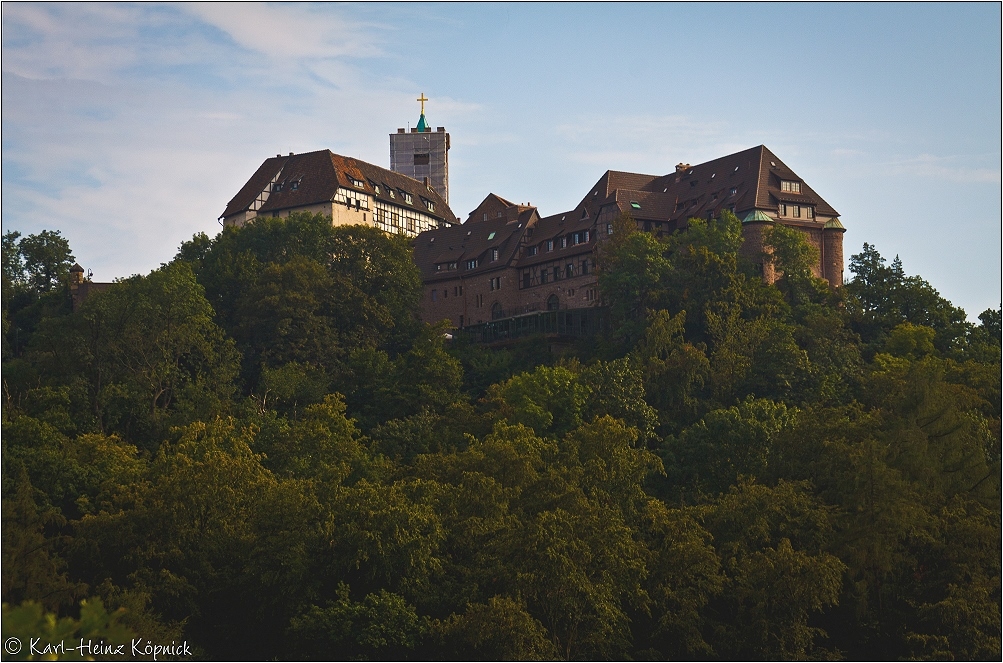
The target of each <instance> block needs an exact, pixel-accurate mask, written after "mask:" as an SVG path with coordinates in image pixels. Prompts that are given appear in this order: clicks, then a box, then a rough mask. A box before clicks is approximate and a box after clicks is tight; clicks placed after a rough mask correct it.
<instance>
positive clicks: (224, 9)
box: [182, 2, 389, 59]
mask: <svg viewBox="0 0 1003 663" xmlns="http://www.w3.org/2000/svg"><path fill="white" fill-rule="evenodd" d="M182 7H183V8H184V10H185V11H188V12H190V13H192V14H193V15H195V16H197V17H198V18H200V19H201V20H203V21H205V22H206V23H208V24H210V25H213V26H215V27H216V28H219V29H220V30H221V31H223V32H225V33H226V34H227V35H228V36H229V37H230V38H231V39H233V41H234V42H236V43H237V44H240V45H241V46H243V47H244V48H246V49H248V50H251V51H257V52H260V53H264V54H266V55H268V56H269V57H272V58H277V59H295V58H333V57H345V56H348V57H353V58H362V57H376V56H380V55H383V54H384V53H383V49H381V48H380V46H379V35H380V34H381V33H383V32H386V31H387V30H388V29H389V28H387V27H386V26H377V25H369V24H364V23H360V22H356V21H352V20H350V19H348V18H346V17H345V16H344V15H342V14H340V13H339V12H337V11H332V10H331V8H330V7H325V8H324V9H323V11H321V10H320V8H318V7H316V6H311V5H306V4H291V5H290V4H280V5H271V4H262V3H245V2H227V3H192V4H186V5H182Z"/></svg>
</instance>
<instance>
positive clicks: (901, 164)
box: [877, 154, 1000, 183]
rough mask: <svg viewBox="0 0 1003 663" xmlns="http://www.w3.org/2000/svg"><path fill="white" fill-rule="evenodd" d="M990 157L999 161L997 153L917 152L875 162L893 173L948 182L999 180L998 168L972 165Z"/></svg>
mask: <svg viewBox="0 0 1003 663" xmlns="http://www.w3.org/2000/svg"><path fill="white" fill-rule="evenodd" d="M990 158H991V159H992V160H993V161H995V162H996V163H999V154H996V155H993V156H992V157H987V156H986V155H969V156H937V155H934V154H918V155H916V156H912V157H906V158H903V159H896V160H893V161H885V162H881V163H879V164H877V165H878V166H879V167H881V168H883V169H886V171H887V172H889V173H892V174H895V175H909V176H913V177H923V178H936V179H944V180H948V181H950V182H990V183H991V182H999V181H1000V170H999V168H993V167H978V166H973V162H975V163H978V162H982V161H988V160H989V159H990Z"/></svg>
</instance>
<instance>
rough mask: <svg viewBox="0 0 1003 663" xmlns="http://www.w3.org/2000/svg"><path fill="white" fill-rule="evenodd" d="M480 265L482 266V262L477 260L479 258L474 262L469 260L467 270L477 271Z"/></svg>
mask: <svg viewBox="0 0 1003 663" xmlns="http://www.w3.org/2000/svg"><path fill="white" fill-rule="evenodd" d="M478 264H480V261H479V260H477V258H474V259H473V260H468V261H467V269H477V265H478Z"/></svg>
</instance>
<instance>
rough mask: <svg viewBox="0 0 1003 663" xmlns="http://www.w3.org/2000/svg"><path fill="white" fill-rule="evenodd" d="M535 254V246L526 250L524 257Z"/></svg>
mask: <svg viewBox="0 0 1003 663" xmlns="http://www.w3.org/2000/svg"><path fill="white" fill-rule="evenodd" d="M536 252H537V248H536V247H535V246H531V247H529V248H528V249H526V255H528V256H535V255H536Z"/></svg>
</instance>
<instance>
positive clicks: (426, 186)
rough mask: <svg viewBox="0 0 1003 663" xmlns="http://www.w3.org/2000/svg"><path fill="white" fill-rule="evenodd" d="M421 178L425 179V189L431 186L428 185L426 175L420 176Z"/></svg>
mask: <svg viewBox="0 0 1003 663" xmlns="http://www.w3.org/2000/svg"><path fill="white" fill-rule="evenodd" d="M422 179H424V180H425V188H426V189H430V188H431V187H430V186H428V178H427V177H424V178H422Z"/></svg>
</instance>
